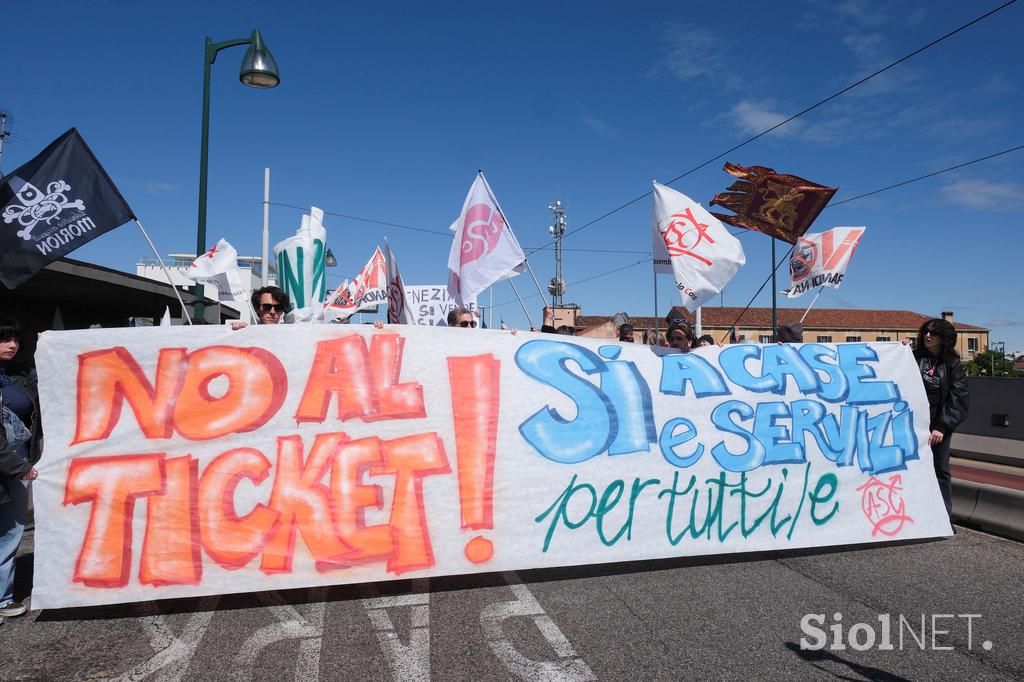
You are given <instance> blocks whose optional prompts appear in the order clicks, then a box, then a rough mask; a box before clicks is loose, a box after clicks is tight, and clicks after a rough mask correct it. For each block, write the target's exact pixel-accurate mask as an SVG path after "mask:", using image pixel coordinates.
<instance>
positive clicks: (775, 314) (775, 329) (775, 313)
mask: <svg viewBox="0 0 1024 682" xmlns="http://www.w3.org/2000/svg"><path fill="white" fill-rule="evenodd" d="M770 239H771V240H772V341H778V339H779V303H778V295H779V294H778V289H779V287H778V286H777V285H776V284H775V271H776V270H778V267H776V265H775V237H770Z"/></svg>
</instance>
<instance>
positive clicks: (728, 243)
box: [651, 182, 747, 312]
mask: <svg viewBox="0 0 1024 682" xmlns="http://www.w3.org/2000/svg"><path fill="white" fill-rule="evenodd" d="M651 224H652V225H653V226H654V233H655V235H657V238H656V239H655V242H654V251H653V253H654V260H655V265H654V267H655V272H661V270H658V267H659V265H658V262H657V261H658V260H659V258H664V257H667V258H668V261H669V263H671V272H672V273H673V274H674V275H675V278H676V288H677V289H678V290H679V295H680V297H681V298H682V301H683V305H684V306H685V307H686V309H687V310H689V311H690V312H693V311H694V310H696V309H697V308H699V307H700V306H701V305H702V304H703V303H704V302H705V301H707V300H708V299H710V298H712V297H713V296H715V295H716V294H717V293H718V292H719V291H721V290H722V288H723V287H725V285H726V284H728V282H729V280H731V279H732V278H733V275H735V274H736V271H737V270H739V269H740V267H741V266H742V265H743V264H744V263H746V262H747V257H746V255H744V253H743V246H742V245H741V244H740V242H739V240H738V239H736V238H735V237H733V236H732V235H731V234H729V232H728V230H726V229H725V226H724V225H722V223H721V222H720V221H719V220H718V219H717V218H715V217H714V216H713V215H711V214H710V213H708V212H707V211H706V210H705V209H704V208H703V207H702V206H701V205H700V204H698V203H697V202H695V201H694V200H693V199H690V198H689V197H688V196H686V195H685V194H682V193H681V192H677V191H675V190H674V189H672V188H670V187H666V186H665V185H660V184H658V183H657V182H656V183H654V213H653V214H652V216H651ZM659 242H660V244H661V248H662V249H663V251H662V253H663V254H664V256H662V257H659V255H658V254H659V249H658V244H659ZM662 267H664V266H662Z"/></svg>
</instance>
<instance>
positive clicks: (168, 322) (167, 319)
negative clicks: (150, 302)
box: [160, 306, 171, 327]
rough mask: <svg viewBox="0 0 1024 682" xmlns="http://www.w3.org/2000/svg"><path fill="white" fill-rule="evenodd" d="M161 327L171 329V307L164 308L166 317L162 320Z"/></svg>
mask: <svg viewBox="0 0 1024 682" xmlns="http://www.w3.org/2000/svg"><path fill="white" fill-rule="evenodd" d="M160 326H161V327H170V326H171V307H170V306H166V307H165V308H164V316H163V317H161V318H160Z"/></svg>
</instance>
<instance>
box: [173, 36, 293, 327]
mask: <svg viewBox="0 0 1024 682" xmlns="http://www.w3.org/2000/svg"><path fill="white" fill-rule="evenodd" d="M236 45H248V46H249V49H248V50H247V51H246V53H245V58H244V59H242V68H241V71H240V72H239V74H238V79H239V80H240V81H242V83H244V84H245V85H248V86H249V87H251V88H273V87H276V86H277V84H278V83H280V82H281V76H280V74H278V72H277V62H275V61H274V56H273V55H272V54H270V50H268V49H267V46H266V44H264V42H263V36H262V35H260V30H259V29H258V28H257V29H253V31H252V34H251V35H250V36H249V37H248V38H237V39H235V40H225V41H224V42H222V43H215V42H213V40H212V39H211V38H210V37H209V36H207V38H206V49H205V51H204V58H203V136H202V143H201V146H200V150H199V229H198V231H197V234H196V257H197V258H198V257H199V256H201V255H202V254H204V253H206V169H207V165H208V162H209V152H210V66H211V65H212V64H213V63H214V62H215V61H216V60H217V53H218V52H220V51H221V50H224V49H226V48H229V47H234V46H236ZM193 294H194V296H195V299H196V302H195V315H194V317H196V318H198V319H200V320H202V319H203V317H204V313H205V312H206V311H205V307H206V306H205V305H204V304H203V285H202V284H196V285H195V287H193Z"/></svg>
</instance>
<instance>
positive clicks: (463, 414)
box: [448, 354, 501, 564]
mask: <svg viewBox="0 0 1024 682" xmlns="http://www.w3.org/2000/svg"><path fill="white" fill-rule="evenodd" d="M500 369H501V361H500V360H497V359H495V357H494V356H493V355H490V354H488V355H474V356H471V357H450V358H448V379H449V381H450V382H451V387H452V417H453V419H454V423H455V452H456V455H457V459H458V470H459V502H460V504H461V508H462V527H463V528H467V529H470V530H482V529H484V528H494V513H493V511H494V509H493V507H494V505H493V502H494V453H495V450H496V442H497V438H498V407H499V403H500V401H501V393H500V378H499V376H500V373H499V370H500ZM465 552H466V558H467V559H469V560H470V561H472V562H473V563H474V564H481V563H483V562H485V561H488V560H490V558H491V556H493V555H494V545H493V544H492V543H491V541H490V540H488V539H487V538H485V537H484V536H482V535H477V536H476V537H474V538H473V539H471V540H470V541H469V542H467V543H466V549H465Z"/></svg>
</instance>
